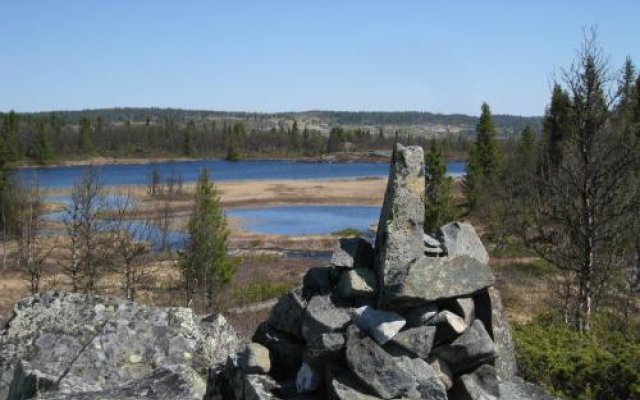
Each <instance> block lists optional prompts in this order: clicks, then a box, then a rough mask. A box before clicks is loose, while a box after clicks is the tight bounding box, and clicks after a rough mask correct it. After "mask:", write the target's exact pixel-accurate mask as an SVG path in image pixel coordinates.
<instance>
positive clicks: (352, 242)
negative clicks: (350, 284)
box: [330, 237, 373, 269]
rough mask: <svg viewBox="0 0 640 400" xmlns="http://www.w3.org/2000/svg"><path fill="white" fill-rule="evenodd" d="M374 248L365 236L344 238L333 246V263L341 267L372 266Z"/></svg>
mask: <svg viewBox="0 0 640 400" xmlns="http://www.w3.org/2000/svg"><path fill="white" fill-rule="evenodd" d="M372 261H373V248H372V247H371V244H370V243H369V242H368V241H366V240H365V239H363V238H360V237H357V238H343V239H340V240H338V242H337V243H336V244H335V246H334V247H333V254H332V256H331V261H330V263H331V265H334V266H336V267H340V268H349V269H350V268H371V263H372Z"/></svg>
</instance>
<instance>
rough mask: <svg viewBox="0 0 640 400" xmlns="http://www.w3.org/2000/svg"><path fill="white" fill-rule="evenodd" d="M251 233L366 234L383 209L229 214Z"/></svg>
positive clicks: (262, 209)
mask: <svg viewBox="0 0 640 400" xmlns="http://www.w3.org/2000/svg"><path fill="white" fill-rule="evenodd" d="M227 216H229V217H232V218H238V219H239V222H240V225H241V226H242V227H243V228H245V229H246V230H249V231H251V232H256V233H263V234H269V235H292V236H296V235H318V234H326V233H332V232H336V231H340V230H343V229H347V228H355V229H358V230H360V231H365V230H367V228H368V227H369V225H371V224H374V223H377V222H378V218H379V217H380V207H369V206H284V207H260V208H245V209H235V210H229V211H227Z"/></svg>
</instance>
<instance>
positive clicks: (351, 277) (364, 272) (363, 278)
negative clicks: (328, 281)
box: [336, 268, 378, 299]
mask: <svg viewBox="0 0 640 400" xmlns="http://www.w3.org/2000/svg"><path fill="white" fill-rule="evenodd" d="M377 290H378V278H377V277H376V274H375V272H374V271H373V270H372V269H369V268H354V269H350V270H346V271H343V272H342V274H341V275H340V280H339V281H338V285H337V286H336V293H337V295H338V296H340V297H342V298H345V299H350V298H354V297H374V296H375V295H376V293H377Z"/></svg>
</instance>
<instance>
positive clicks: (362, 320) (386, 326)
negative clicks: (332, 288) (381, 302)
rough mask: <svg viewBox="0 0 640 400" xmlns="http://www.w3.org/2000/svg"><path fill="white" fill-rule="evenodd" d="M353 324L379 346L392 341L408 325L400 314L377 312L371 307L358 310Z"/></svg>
mask: <svg viewBox="0 0 640 400" xmlns="http://www.w3.org/2000/svg"><path fill="white" fill-rule="evenodd" d="M353 322H354V323H355V324H356V325H357V326H358V328H359V329H360V330H362V331H363V332H366V333H367V334H368V335H369V336H371V337H372V338H373V339H374V340H375V341H376V342H377V343H378V344H379V345H383V344H385V343H387V342H388V341H389V340H391V338H393V337H394V336H395V335H396V334H397V333H398V332H400V330H401V329H402V327H403V326H404V325H405V324H406V321H405V319H404V318H402V316H401V315H400V314H398V313H395V312H393V311H380V310H376V309H375V308H373V307H371V306H363V307H360V308H358V309H356V310H355V311H354V313H353Z"/></svg>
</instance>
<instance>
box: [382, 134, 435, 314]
mask: <svg viewBox="0 0 640 400" xmlns="http://www.w3.org/2000/svg"><path fill="white" fill-rule="evenodd" d="M424 196H425V182H424V154H423V152H422V148H421V147H419V146H409V147H404V146H402V145H401V144H399V143H398V144H396V147H395V149H394V151H393V157H392V159H391V168H390V170H389V181H388V183H387V191H386V192H385V195H384V203H383V205H382V211H381V214H380V221H379V222H378V233H377V236H376V245H375V255H374V266H375V268H376V271H377V273H378V284H379V285H380V291H379V293H380V294H381V299H380V300H381V303H382V304H385V303H386V300H387V294H386V292H385V290H384V289H385V288H386V287H388V286H389V285H391V286H395V285H398V284H399V283H401V282H398V279H400V280H402V278H403V277H404V276H405V273H404V271H405V269H406V267H407V265H409V263H411V262H412V261H414V260H416V259H417V258H419V257H420V256H422V255H423V253H424V231H423V225H424V198H425V197H424Z"/></svg>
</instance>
